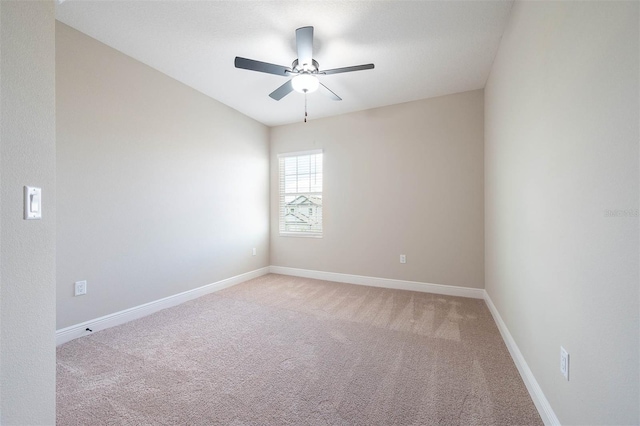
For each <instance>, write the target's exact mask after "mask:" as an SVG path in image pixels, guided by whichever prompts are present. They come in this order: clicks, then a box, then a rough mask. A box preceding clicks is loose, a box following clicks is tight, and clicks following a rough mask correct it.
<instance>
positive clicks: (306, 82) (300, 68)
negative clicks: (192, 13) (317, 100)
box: [235, 27, 373, 101]
mask: <svg viewBox="0 0 640 426" xmlns="http://www.w3.org/2000/svg"><path fill="white" fill-rule="evenodd" d="M296 48H297V51H298V59H296V60H295V61H293V63H292V64H291V68H288V67H284V66H281V65H274V64H270V63H267V62H260V61H255V60H253V59H247V58H241V57H239V56H236V60H235V66H236V68H242V69H245V70H250V71H258V72H264V73H267V74H275V75H280V76H282V77H289V76H291V77H292V78H291V79H290V80H288V81H287V82H286V83H284V84H283V85H282V86H280V87H278V88H277V89H276V90H274V91H273V92H271V93H270V94H269V96H270V97H271V98H272V99H275V100H276V101H279V100H280V99H282V98H284V97H285V96H287V95H288V94H289V93H291V92H292V91H294V90H295V91H296V92H300V93H304V94H307V93H311V92H315V91H316V90H318V89H319V90H320V91H321V92H323V93H324V94H325V95H327V96H329V97H330V98H331V99H333V100H335V101H341V100H342V98H341V97H340V96H338V95H336V94H335V93H333V92H332V91H331V90H330V89H329V88H328V87H327V86H325V85H324V84H322V83H321V82H320V81H319V80H318V77H317V76H319V75H330V74H339V73H343V72H352V71H361V70H370V69H372V68H373V64H366V65H356V66H352V67H344V68H334V69H331V70H324V71H321V70H320V69H319V68H320V65H319V64H318V62H317V61H316V60H315V59H313V27H302V28H298V29H297V30H296Z"/></svg>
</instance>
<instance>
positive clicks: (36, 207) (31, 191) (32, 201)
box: [24, 186, 42, 220]
mask: <svg viewBox="0 0 640 426" xmlns="http://www.w3.org/2000/svg"><path fill="white" fill-rule="evenodd" d="M24 218H25V220H33V219H41V218H42V189H41V188H36V187H33V186H25V187H24Z"/></svg>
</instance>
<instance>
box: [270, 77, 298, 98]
mask: <svg viewBox="0 0 640 426" xmlns="http://www.w3.org/2000/svg"><path fill="white" fill-rule="evenodd" d="M291 92H293V86H292V85H291V80H289V81H287V82H286V83H285V84H283V85H282V86H280V87H278V88H277V89H276V90H274V91H273V92H271V93H269V96H270V97H271V98H272V99H275V100H276V101H279V100H280V99H282V98H284V97H285V96H287V95H288V94H289V93H291Z"/></svg>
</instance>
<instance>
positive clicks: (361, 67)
mask: <svg viewBox="0 0 640 426" xmlns="http://www.w3.org/2000/svg"><path fill="white" fill-rule="evenodd" d="M371 69H373V64H366V65H356V66H353V67H344V68H334V69H332V70H324V71H320V74H325V75H329V74H340V73H342V72H351V71H362V70H371Z"/></svg>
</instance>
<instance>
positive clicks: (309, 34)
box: [296, 27, 313, 67]
mask: <svg viewBox="0 0 640 426" xmlns="http://www.w3.org/2000/svg"><path fill="white" fill-rule="evenodd" d="M296 47H297V48H298V65H299V66H300V67H302V66H304V65H305V64H307V65H309V66H312V65H313V62H312V61H313V27H302V28H298V29H297V30H296Z"/></svg>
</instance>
